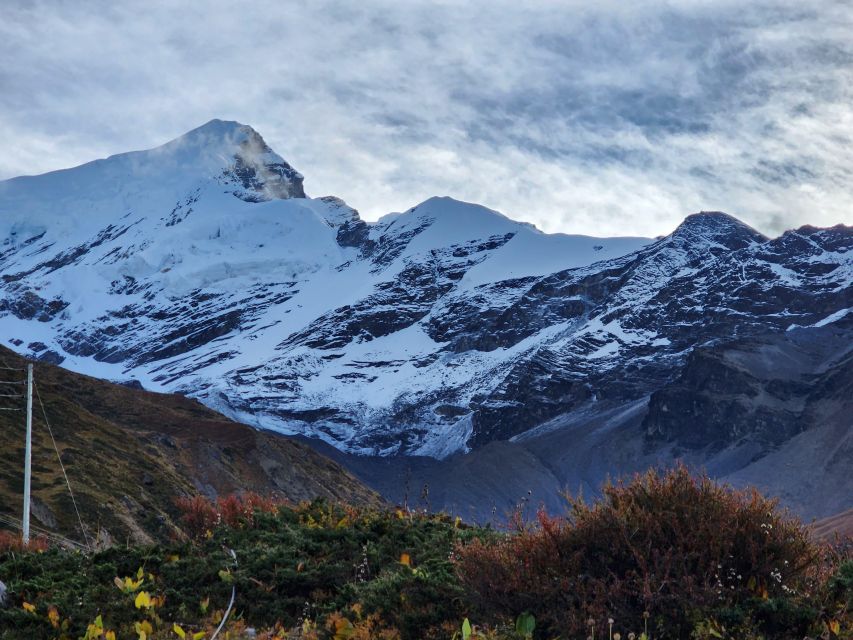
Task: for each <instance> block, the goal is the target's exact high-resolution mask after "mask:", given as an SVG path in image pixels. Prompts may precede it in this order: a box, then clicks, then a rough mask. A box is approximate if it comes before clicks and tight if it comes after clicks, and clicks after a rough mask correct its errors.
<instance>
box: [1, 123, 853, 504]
mask: <svg viewBox="0 0 853 640" xmlns="http://www.w3.org/2000/svg"><path fill="white" fill-rule="evenodd" d="M0 243H2V245H0V334H2V336H3V338H4V340H6V341H7V344H8V345H9V346H10V347H12V348H14V349H15V350H16V351H17V352H18V353H20V354H22V355H25V356H28V357H31V358H36V359H40V360H44V361H47V362H52V363H57V364H61V365H62V366H63V367H66V368H68V369H70V370H73V371H78V372H82V373H86V374H89V375H92V376H97V377H100V378H107V379H111V380H120V381H134V382H135V383H139V384H141V385H142V386H144V387H145V388H146V389H150V390H153V391H161V392H170V393H175V392H177V393H181V394H184V395H187V396H190V397H193V398H196V399H198V400H199V401H201V402H202V403H204V404H205V405H207V406H208V407H211V408H213V409H216V410H217V411H220V412H222V413H224V414H225V415H227V416H229V417H231V418H234V419H236V420H239V421H242V422H245V423H248V424H252V425H255V426H258V427H261V428H264V429H268V430H273V431H278V432H281V433H284V434H290V435H298V436H300V437H304V438H307V439H308V440H309V441H310V442H312V443H313V444H314V446H315V447H318V448H320V449H321V450H323V451H326V452H327V453H329V454H330V455H332V456H334V457H336V458H337V459H338V460H340V461H342V462H343V463H344V464H345V465H347V466H349V467H350V469H352V470H353V471H355V472H356V473H357V474H358V475H360V476H361V477H362V478H363V479H365V480H367V481H368V482H369V483H371V484H372V485H373V486H375V487H377V488H379V489H381V490H382V491H383V492H384V493H385V494H386V496H389V497H391V498H393V499H402V498H403V497H405V495H406V492H407V491H408V490H409V489H408V488H407V487H409V488H411V487H412V486H415V485H417V486H422V485H429V487H430V496H431V501H432V504H433V506H443V507H446V508H450V509H454V510H456V511H458V512H461V513H463V514H469V513H470V514H474V515H476V516H477V517H483V516H484V515H487V514H489V513H491V512H492V511H493V510H496V509H501V510H502V509H504V508H506V507H508V506H511V505H512V504H514V503H515V502H516V501H517V500H518V499H520V498H521V497H523V496H526V495H532V496H534V499H535V500H542V501H545V502H546V503H550V504H555V501H556V500H557V498H556V496H557V494H558V492H559V490H560V489H561V488H564V487H568V488H569V489H570V490H573V491H574V490H577V489H584V490H586V491H590V490H592V491H595V490H597V488H598V486H599V485H600V483H601V481H602V480H603V479H604V478H606V477H607V476H608V475H610V476H613V475H618V474H622V473H626V472H631V471H634V470H640V469H642V468H645V467H647V466H649V465H655V464H669V463H671V462H672V461H673V460H674V459H676V458H679V459H683V460H686V461H688V462H689V463H691V464H695V465H699V466H704V467H706V468H707V469H708V470H709V471H710V472H711V473H713V474H714V475H716V476H717V477H720V478H724V479H730V480H731V481H733V482H735V483H737V484H758V485H759V486H762V487H763V488H765V489H767V490H770V491H772V492H774V493H775V494H777V495H779V496H780V497H782V499H783V500H784V501H785V502H786V503H787V504H789V505H790V506H792V507H794V508H795V509H797V510H798V511H799V512H800V513H802V514H803V515H807V516H811V515H828V514H830V513H833V512H836V511H840V510H842V509H844V508H848V507H850V496H851V495H853V484H851V482H853V481H851V480H850V476H849V474H848V473H846V472H845V471H844V469H845V468H846V464H847V463H846V462H845V460H846V461H848V462H849V460H850V459H853V433H851V432H853V428H852V427H853V425H851V416H852V415H853V402H851V398H853V360H851V358H853V313H851V308H853V229H851V227H848V226H844V225H838V226H835V227H832V228H825V229H817V228H813V227H808V226H806V227H802V228H800V229H797V230H792V231H788V232H786V233H784V234H782V235H781V236H780V237H778V238H767V237H765V236H763V235H762V234H760V233H758V232H757V231H755V230H754V229H752V228H750V227H748V226H747V225H745V224H743V223H741V222H740V221H738V220H737V219H735V218H733V217H731V216H729V215H726V214H724V213H718V212H703V213H698V214H694V215H690V216H688V217H687V218H686V219H685V220H684V222H683V223H682V224H681V225H680V226H679V227H678V228H677V229H676V230H675V231H673V232H672V233H671V234H670V235H668V236H665V237H663V238H660V239H656V240H652V239H648V238H594V237H587V236H570V235H563V234H545V233H542V232H540V231H538V230H536V229H535V228H533V227H532V226H530V225H528V224H523V223H518V222H515V221H513V220H511V219H509V218H507V217H505V216H503V215H501V214H499V213H497V212H495V211H492V210H489V209H486V208H484V207H480V206H477V205H473V204H467V203H463V202H459V201H456V200H452V199H450V198H431V199H429V200H427V201H426V202H423V203H421V204H419V205H417V206H415V207H412V208H411V209H409V210H407V211H405V212H403V213H394V214H389V215H387V216H385V217H383V218H381V219H380V220H378V221H377V222H366V221H364V220H362V219H361V218H360V216H359V214H358V212H357V211H356V210H355V209H353V208H351V207H349V206H348V205H347V204H346V203H344V202H343V201H342V200H340V199H339V198H335V197H322V198H309V197H307V196H306V194H305V191H304V189H303V178H302V176H301V174H299V173H298V172H297V171H296V170H295V169H294V168H293V167H291V166H290V165H289V164H288V163H287V162H286V161H285V160H284V159H283V158H281V157H280V156H278V155H277V154H276V153H275V152H274V151H272V150H271V149H270V148H269V146H268V145H267V144H266V143H265V142H264V141H263V139H262V138H261V136H260V135H259V134H258V133H257V132H255V131H254V130H253V129H251V128H250V127H247V126H245V125H241V124H239V123H234V122H222V121H212V122H210V123H208V124H206V125H204V126H202V127H200V128H199V129H196V130H194V131H191V132H189V133H188V134H186V135H184V136H182V137H180V138H178V139H176V140H174V141H172V142H170V143H168V144H166V145H164V146H162V147H159V148H157V149H153V150H150V151H141V152H133V153H127V154H122V155H118V156H113V157H110V158H107V159H105V160H99V161H96V162H92V163H89V164H86V165H83V166H80V167H77V168H74V169H68V170H65V171H58V172H54V173H49V174H45V175H42V176H35V177H22V178H15V179H12V180H7V181H5V182H0ZM403 478H406V479H407V480H406V481H405V482H404V481H402V480H401V479H403ZM528 492H530V493H529V494H528Z"/></svg>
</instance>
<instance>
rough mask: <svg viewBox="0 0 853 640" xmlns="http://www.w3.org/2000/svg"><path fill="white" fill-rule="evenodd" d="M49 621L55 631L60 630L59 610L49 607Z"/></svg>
mask: <svg viewBox="0 0 853 640" xmlns="http://www.w3.org/2000/svg"><path fill="white" fill-rule="evenodd" d="M47 619H48V620H50V626H52V627H53V628H54V629H57V628H59V610H58V609H57V608H56V607H53V606H52V607H49V608H48V610H47Z"/></svg>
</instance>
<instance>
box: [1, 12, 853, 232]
mask: <svg viewBox="0 0 853 640" xmlns="http://www.w3.org/2000/svg"><path fill="white" fill-rule="evenodd" d="M2 18H3V19H2V20H0V61H2V62H3V64H2V65H0V136H2V139H3V140H4V152H3V153H2V154H0V178H3V177H11V176H13V175H18V174H22V173H38V172H42V171H47V170H51V169H57V168H63V167H67V166H71V165H74V164H79V163H82V162H85V161H87V160H90V159H93V158H95V157H102V156H105V155H108V154H110V153H117V152H120V151H125V150H129V149H135V148H146V147H151V146H155V145H157V144H160V143H162V142H164V141H166V140H167V139H169V138H172V137H174V136H177V135H179V134H181V133H182V132H184V131H186V130H189V129H191V128H194V127H195V126H198V125H199V124H202V123H203V122H205V121H207V120H209V119H211V118H214V117H218V118H227V119H236V120H239V121H241V122H245V123H247V124H251V125H252V126H254V127H255V128H256V129H257V130H258V131H259V132H260V133H261V134H262V135H263V136H264V137H265V138H266V140H267V141H268V142H269V143H270V145H271V146H272V147H273V148H274V149H276V150H277V151H278V152H279V153H281V154H282V155H283V156H284V157H285V158H287V159H288V161H290V162H291V163H292V164H293V165H294V166H295V167H297V168H298V169H299V170H300V171H301V172H302V173H304V174H305V176H306V182H305V186H306V190H307V191H308V192H309V193H310V194H312V195H324V194H328V193H333V194H335V195H339V196H341V197H343V198H345V199H346V200H347V201H348V202H349V203H350V204H352V205H353V206H355V207H357V208H359V209H360V210H361V211H362V213H363V214H364V215H365V217H368V218H376V217H378V216H380V215H382V214H384V213H386V212H388V211H390V210H402V209H405V208H408V207H409V206H411V205H413V204H415V203H416V202H418V201H420V200H423V199H425V198H427V197H429V196H431V195H435V194H442V195H452V196H454V197H457V198H460V199H463V200H470V201H476V202H481V203H483V204H486V205H488V206H490V207H493V208H496V209H499V210H501V211H504V212H505V213H507V214H508V215H511V216H513V217H516V218H519V219H524V220H529V221H531V222H534V223H535V224H537V225H538V226H539V227H541V228H543V229H545V230H548V231H558V230H559V231H568V232H585V233H596V234H602V235H609V234H647V235H657V234H660V233H665V232H667V231H669V230H671V229H672V228H673V227H674V226H675V225H676V224H677V223H678V222H679V221H680V219H681V218H682V217H683V216H684V215H686V214H687V213H690V212H692V211H695V210H699V209H722V210H726V211H729V212H730V213H733V214H735V215H738V216H739V217H741V218H743V219H744V220H746V221H747V222H749V223H751V224H753V225H755V226H756V227H758V228H759V229H761V230H762V231H765V232H767V233H777V232H779V231H781V230H782V229H784V228H787V227H793V226H799V225H801V224H805V223H811V224H816V225H828V224H834V223H837V222H847V223H850V222H853V213H851V207H850V203H851V195H853V193H851V192H853V186H851V185H853V181H851V172H853V155H851V153H850V151H849V150H850V148H851V140H853V111H851V107H850V105H851V104H853V44H851V43H850V40H849V33H851V29H853V11H851V7H850V5H849V3H848V2H845V1H841V2H831V1H828V0H813V1H812V2H796V3H795V2H787V1H783V0H778V1H775V2H761V3H759V2H753V3H746V4H745V3H743V2H733V1H729V0H723V1H718V2H705V1H699V0H695V1H686V2H679V3H668V2H638V3H617V2H611V1H609V0H608V1H604V2H598V3H594V5H593V4H592V3H588V2H545V1H541V2H525V3H518V2H505V1H495V0H481V1H477V2H461V1H460V2H451V1H446V2H439V3H435V2H430V3H428V2H416V1H414V0H411V1H409V2H402V3H401V2H390V1H387V2H382V1H380V0H370V1H363V2H358V3H355V2H351V3H345V2H337V1H335V2H333V1H315V2H311V3H302V2H280V1H270V2H264V1H261V0H257V1H256V2H253V3H250V4H245V3H234V2H225V1H221V0H216V1H212V2H206V3H195V4H186V3H178V2H159V3H149V2H104V3H100V4H92V3H65V2H59V1H56V2H41V3H36V4H33V3H31V2H21V3H19V4H15V3H10V2H6V3H4V8H3V17H2Z"/></svg>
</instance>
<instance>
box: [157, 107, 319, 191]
mask: <svg viewBox="0 0 853 640" xmlns="http://www.w3.org/2000/svg"><path fill="white" fill-rule="evenodd" d="M153 151H154V152H155V153H156V152H161V153H179V154H181V155H184V156H185V157H186V156H190V157H192V156H197V159H198V160H200V161H202V162H204V163H209V162H210V161H213V165H212V166H222V165H223V164H224V165H225V166H224V167H222V169H223V171H222V174H221V175H220V176H218V178H219V179H220V180H221V181H222V182H224V183H226V184H228V185H229V186H234V187H235V190H234V191H233V192H232V193H233V194H234V195H235V196H237V197H238V198H240V199H242V200H246V201H248V202H261V201H265V200H284V199H287V198H304V197H306V196H305V191H304V190H303V188H302V181H303V176H302V174H301V173H299V172H298V171H297V170H296V169H294V168H293V167H292V166H291V165H290V164H288V163H287V162H286V161H285V160H284V158H282V157H281V156H280V155H278V154H277V153H276V152H275V151H273V150H272V148H270V146H269V145H268V144H267V143H266V141H265V140H264V139H263V138H262V137H261V134H259V133H258V132H257V131H255V130H254V129H253V128H252V127H250V126H249V125H245V124H242V123H240V122H236V121H234V120H218V119H214V120H210V121H209V122H206V123H205V124H203V125H201V126H200V127H197V128H195V129H192V130H191V131H188V132H187V133H185V134H184V135H182V136H179V137H178V138H175V139H174V140H172V141H170V142H167V143H166V144H165V145H163V146H162V147H159V148H158V149H155V150H153ZM223 161H224V162H223Z"/></svg>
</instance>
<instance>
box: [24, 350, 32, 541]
mask: <svg viewBox="0 0 853 640" xmlns="http://www.w3.org/2000/svg"><path fill="white" fill-rule="evenodd" d="M32 473H33V365H32V364H28V365H27V446H26V453H25V454H24V522H23V529H24V545H25V546H26V545H28V544H30V476H32Z"/></svg>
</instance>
